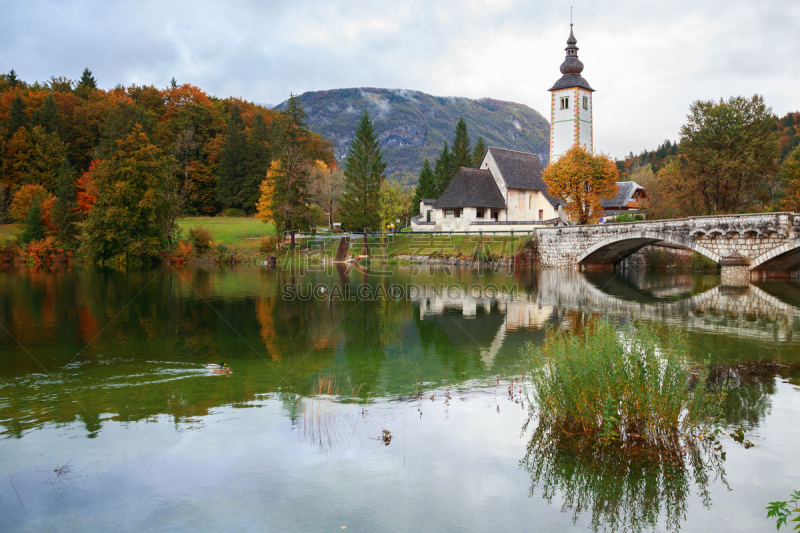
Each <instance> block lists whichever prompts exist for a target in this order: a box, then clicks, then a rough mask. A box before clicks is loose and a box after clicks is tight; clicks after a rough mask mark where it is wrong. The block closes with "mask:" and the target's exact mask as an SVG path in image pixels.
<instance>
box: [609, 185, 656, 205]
mask: <svg viewBox="0 0 800 533" xmlns="http://www.w3.org/2000/svg"><path fill="white" fill-rule="evenodd" d="M639 189H641V190H643V191H644V190H645V188H644V187H642V186H641V185H639V184H638V183H636V182H635V181H618V182H617V195H616V196H615V197H614V198H610V199H608V200H602V201H601V202H600V205H602V206H603V208H604V209H608V208H614V207H624V206H626V205H628V202H630V201H631V198H633V193H635V192H636V191H638V190H639ZM645 194H647V191H645Z"/></svg>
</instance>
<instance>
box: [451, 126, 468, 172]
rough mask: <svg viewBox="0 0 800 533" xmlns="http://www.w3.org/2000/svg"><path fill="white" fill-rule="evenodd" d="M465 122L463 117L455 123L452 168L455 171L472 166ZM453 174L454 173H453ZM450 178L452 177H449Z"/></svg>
mask: <svg viewBox="0 0 800 533" xmlns="http://www.w3.org/2000/svg"><path fill="white" fill-rule="evenodd" d="M470 145H471V141H470V138H469V133H468V132H467V123H466V121H465V120H464V117H460V118H459V119H458V123H457V124H456V136H455V139H453V168H454V169H455V171H456V172H458V169H460V168H471V167H472V152H471V146H470ZM454 175H455V174H454ZM451 179H452V178H451Z"/></svg>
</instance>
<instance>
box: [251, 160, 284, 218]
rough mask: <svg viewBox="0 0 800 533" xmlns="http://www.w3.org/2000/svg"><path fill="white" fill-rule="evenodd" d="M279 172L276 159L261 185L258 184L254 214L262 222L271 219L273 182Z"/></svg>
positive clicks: (279, 163) (279, 167) (278, 164)
mask: <svg viewBox="0 0 800 533" xmlns="http://www.w3.org/2000/svg"><path fill="white" fill-rule="evenodd" d="M280 172H281V162H280V161H279V160H277V159H276V160H275V161H273V162H272V163H271V164H270V166H269V170H268V171H267V177H266V178H264V180H263V181H262V182H261V185H259V186H258V188H259V190H260V191H261V196H259V198H258V203H257V204H256V216H257V217H258V219H259V220H260V221H261V222H263V223H264V224H268V223H270V222H271V221H272V202H273V196H275V186H274V185H273V182H274V180H275V176H278V175H280Z"/></svg>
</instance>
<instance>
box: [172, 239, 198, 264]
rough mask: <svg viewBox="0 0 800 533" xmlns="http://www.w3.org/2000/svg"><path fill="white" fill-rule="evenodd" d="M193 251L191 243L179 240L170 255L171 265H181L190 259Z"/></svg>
mask: <svg viewBox="0 0 800 533" xmlns="http://www.w3.org/2000/svg"><path fill="white" fill-rule="evenodd" d="M193 252H194V246H192V243H190V242H186V241H180V242H179V243H178V245H177V246H176V247H175V253H173V254H172V256H170V262H171V263H172V264H173V265H183V264H185V263H186V261H187V260H188V259H191V257H192V253H193Z"/></svg>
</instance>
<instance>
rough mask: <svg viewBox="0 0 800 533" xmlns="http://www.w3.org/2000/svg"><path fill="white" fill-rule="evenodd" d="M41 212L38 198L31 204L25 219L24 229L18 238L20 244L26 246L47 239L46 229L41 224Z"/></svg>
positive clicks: (40, 202)
mask: <svg viewBox="0 0 800 533" xmlns="http://www.w3.org/2000/svg"><path fill="white" fill-rule="evenodd" d="M42 216H43V210H42V201H41V200H39V199H38V198H37V199H36V201H34V202H33V205H31V208H30V209H29V210H28V216H27V217H26V218H25V229H24V230H23V231H22V235H21V236H20V238H19V242H20V244H28V243H29V242H33V241H40V240H42V239H44V238H45V237H47V229H45V227H44V222H42Z"/></svg>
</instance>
